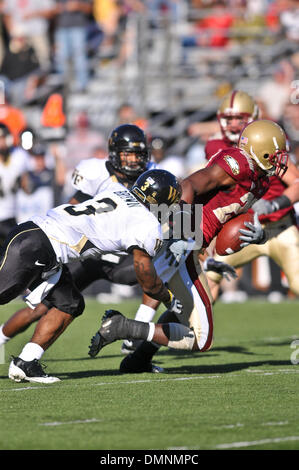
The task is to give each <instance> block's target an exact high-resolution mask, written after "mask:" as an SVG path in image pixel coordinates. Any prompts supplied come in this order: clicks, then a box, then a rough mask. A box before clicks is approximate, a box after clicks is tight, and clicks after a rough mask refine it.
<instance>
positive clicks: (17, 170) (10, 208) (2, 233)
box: [0, 124, 28, 245]
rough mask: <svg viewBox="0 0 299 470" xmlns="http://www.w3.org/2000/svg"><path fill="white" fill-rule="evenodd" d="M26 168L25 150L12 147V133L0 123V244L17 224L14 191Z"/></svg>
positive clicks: (26, 157)
mask: <svg viewBox="0 0 299 470" xmlns="http://www.w3.org/2000/svg"><path fill="white" fill-rule="evenodd" d="M27 170H28V156H27V154H26V152H25V151H24V150H23V149H21V148H17V147H15V148H14V147H13V136H12V134H11V133H10V131H9V129H8V128H7V127H6V126H5V125H4V124H0V245H2V243H3V242H4V240H5V239H6V237H7V235H8V234H9V232H10V231H11V230H12V229H13V228H14V227H15V225H16V224H17V222H16V218H15V216H16V191H17V189H18V186H19V180H20V177H21V175H23V174H24V173H25V172H26V171H27Z"/></svg>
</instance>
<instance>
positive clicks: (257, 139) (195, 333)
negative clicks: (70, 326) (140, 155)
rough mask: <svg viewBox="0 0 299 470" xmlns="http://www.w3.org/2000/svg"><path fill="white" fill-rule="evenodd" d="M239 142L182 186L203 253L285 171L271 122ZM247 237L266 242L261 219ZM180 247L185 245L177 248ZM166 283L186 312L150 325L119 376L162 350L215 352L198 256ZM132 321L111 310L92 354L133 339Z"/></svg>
mask: <svg viewBox="0 0 299 470" xmlns="http://www.w3.org/2000/svg"><path fill="white" fill-rule="evenodd" d="M239 142H240V143H239V147H237V148H227V149H225V150H223V151H219V152H217V153H216V154H215V155H214V156H213V158H211V159H210V161H209V162H208V164H207V166H206V167H205V168H204V169H201V170H198V171H196V172H195V173H193V174H191V175H190V176H189V177H187V178H186V179H185V180H183V182H182V188H183V194H182V199H183V200H184V201H185V202H187V203H197V204H202V205H203V217H202V224H201V227H202V236H203V243H202V248H206V247H208V246H209V244H210V243H211V241H212V240H213V239H214V237H215V236H216V235H217V233H218V232H219V231H220V229H221V227H222V225H223V224H224V223H225V222H226V221H227V220H229V219H230V218H231V217H232V216H234V215H237V214H239V213H242V212H246V211H247V210H248V209H249V208H250V207H251V206H252V204H253V203H254V202H255V201H256V200H257V199H260V198H261V196H263V194H264V193H265V192H266V191H267V189H268V187H269V177H270V176H271V175H274V174H275V175H277V176H279V175H282V174H283V173H285V172H286V170H287V162H288V155H287V153H286V137H285V134H284V131H283V130H282V128H281V127H280V126H279V125H278V124H276V123H274V122H272V121H268V120H260V121H253V122H251V123H249V124H248V125H247V126H246V127H245V129H244V130H243V131H242V134H241V136H240V141H239ZM245 232H246V233H245V234H243V235H241V234H240V238H241V239H242V240H243V242H244V243H246V244H247V243H255V244H258V243H263V242H264V241H265V232H264V230H263V228H262V227H261V224H260V223H259V221H258V218H257V217H255V220H254V225H252V226H249V227H248V230H246V231H245ZM176 243H181V241H178V242H174V243H173V245H175V244H176ZM163 256H164V260H163ZM167 257H168V254H167V252H166V254H165V253H162V254H161V255H160V257H158V259H157V260H156V262H155V266H156V269H157V272H158V273H159V275H161V272H162V269H163V266H165V265H167V264H168V260H167ZM159 265H160V266H159ZM167 280H168V284H169V286H170V288H171V289H172V291H173V292H174V294H175V295H177V296H178V297H179V298H180V300H181V301H182V304H183V310H182V312H181V313H180V314H179V315H176V314H173V313H170V312H167V311H166V312H164V313H163V314H162V316H161V317H160V318H159V320H158V323H157V324H156V325H154V324H152V325H153V326H152V328H154V335H153V342H152V343H150V342H148V341H145V342H143V343H142V344H141V345H140V346H139V347H138V348H137V349H136V350H135V352H133V353H131V354H129V355H128V356H127V357H125V359H124V360H123V361H122V362H121V365H120V371H121V372H125V373H126V372H128V373H130V372H133V373H134V372H151V371H153V366H152V363H151V359H152V357H153V355H154V354H155V353H156V352H157V351H158V349H159V345H164V346H169V347H171V348H173V349H186V350H189V351H194V350H199V351H206V350H207V349H209V348H210V347H211V344H212V337H213V319H212V298H211V293H210V291H209V288H208V285H207V281H206V279H205V276H204V275H203V273H202V269H201V265H200V263H199V261H198V251H197V250H191V251H190V252H189V253H187V256H186V258H185V259H183V261H182V259H181V260H180V264H179V266H178V269H176V270H175V271H174V272H173V275H170V276H168V279H167ZM164 281H165V279H164ZM130 321H131V320H128V319H126V318H125V317H124V316H123V315H122V314H121V313H120V312H117V311H108V312H107V313H106V315H105V316H104V317H103V320H102V324H101V327H100V329H99V331H98V332H97V333H96V334H95V335H94V337H93V338H92V340H91V345H90V351H89V354H90V355H91V356H92V357H93V356H95V355H96V354H97V353H98V352H99V351H100V350H101V348H102V347H104V346H106V345H107V344H110V343H111V342H113V341H115V340H117V339H123V338H125V336H124V335H125V334H126V335H128V334H129V339H130V338H132V339H134V335H133V324H132V328H131V329H130ZM124 324H125V325H126V326H125V327H124V326H123V325H124ZM127 337H128V336H127Z"/></svg>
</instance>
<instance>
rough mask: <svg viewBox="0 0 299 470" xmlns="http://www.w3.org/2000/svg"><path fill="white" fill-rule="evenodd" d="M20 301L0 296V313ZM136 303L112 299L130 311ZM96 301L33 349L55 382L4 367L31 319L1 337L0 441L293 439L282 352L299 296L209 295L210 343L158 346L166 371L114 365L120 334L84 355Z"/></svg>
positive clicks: (288, 370) (99, 310)
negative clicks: (237, 299) (28, 378)
mask: <svg viewBox="0 0 299 470" xmlns="http://www.w3.org/2000/svg"><path fill="white" fill-rule="evenodd" d="M20 305H21V304H20V303H16V302H13V303H11V304H9V305H8V306H2V307H1V313H0V320H1V322H3V321H5V320H6V319H7V318H9V316H10V315H11V314H12V313H13V312H14V311H15V310H16V309H17V308H19V307H20ZM137 306H138V302H137V301H136V302H135V301H128V302H127V303H124V304H122V305H121V306H117V308H119V309H120V310H121V311H122V312H123V313H125V314H127V315H129V316H131V317H134V314H135V311H136V309H137ZM113 307H114V308H115V307H116V306H113ZM104 309H105V306H103V305H99V304H98V303H97V302H96V301H92V300H89V301H87V306H86V311H85V313H84V314H83V315H82V316H81V317H80V318H78V319H77V320H76V321H75V322H74V323H73V324H72V325H71V326H70V327H69V329H68V330H67V331H66V332H65V333H64V334H63V335H62V336H61V337H60V338H59V340H58V341H57V342H56V343H55V344H54V345H53V346H52V347H51V348H50V349H49V350H48V351H47V352H46V353H45V355H44V356H43V360H42V361H43V362H44V363H45V364H46V365H47V373H49V374H53V375H57V376H58V377H60V378H61V382H59V383H56V384H53V385H44V384H31V383H28V382H26V383H15V382H12V381H11V380H9V379H8V377H7V371H8V365H9V361H10V355H11V354H13V355H18V354H19V353H20V351H21V349H22V347H23V345H24V344H25V343H26V342H27V341H28V340H29V339H30V337H31V334H32V332H33V327H30V329H29V330H27V331H26V332H24V333H23V334H21V335H19V336H18V337H16V338H14V339H13V340H11V341H10V342H9V343H8V344H7V345H6V347H5V355H6V363H5V364H3V365H0V377H1V382H0V394H1V412H0V417H1V418H0V419H1V429H0V449H1V450H4V449H6V450H25V449H26V450H33V449H34V450H38V449H44V450H54V449H56V450H60V449H66V450H75V449H77V450H83V449H86V450H91V449H95V450H101V449H105V450H107V449H109V450H113V449H122V450H124V449H126V450H128V449H130V450H137V449H143V450H144V449H159V450H167V449H187V450H194V449H196V450H205V449H212V450H217V449H219V450H221V449H247V450H253V449H258V450H260V449H271V450H272V449H296V450H298V449H299V429H298V422H299V406H298V386H299V366H298V365H296V364H292V362H291V354H293V359H295V360H298V362H299V341H298V345H296V344H294V343H293V346H295V348H296V349H294V348H292V347H291V344H292V342H293V341H294V340H296V339H298V340H299V326H298V316H299V302H296V301H289V302H285V303H281V304H269V303H267V302H262V301H248V302H246V303H244V304H241V305H240V304H230V305H224V304H222V303H217V304H216V306H215V309H214V322H215V335H214V344H213V347H212V349H211V350H210V351H209V352H206V353H202V354H201V353H195V354H190V353H187V352H180V353H178V352H174V351H170V350H168V349H167V348H162V349H161V350H160V352H159V354H158V355H157V356H156V361H155V362H156V363H157V364H158V365H160V366H163V367H164V368H165V369H166V370H167V373H166V374H130V375H121V374H119V373H118V367H119V363H120V361H121V359H122V358H123V356H122V355H121V353H120V346H121V342H120V341H118V342H116V343H114V344H112V345H109V346H107V347H106V348H105V349H103V350H102V351H101V353H100V355H99V356H98V357H97V358H95V359H91V358H89V356H88V354H87V352H88V345H89V342H90V338H91V336H92V335H93V334H94V333H95V331H96V330H97V328H98V326H99V323H100V318H101V316H102V314H103V313H104ZM297 351H298V354H297ZM293 362H294V361H293Z"/></svg>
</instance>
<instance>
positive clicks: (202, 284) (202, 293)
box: [155, 250, 213, 351]
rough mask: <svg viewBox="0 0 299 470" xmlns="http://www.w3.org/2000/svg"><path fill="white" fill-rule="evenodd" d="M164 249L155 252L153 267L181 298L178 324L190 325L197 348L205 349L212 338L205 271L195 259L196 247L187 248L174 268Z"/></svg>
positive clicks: (210, 304) (208, 291) (210, 305)
mask: <svg viewBox="0 0 299 470" xmlns="http://www.w3.org/2000/svg"><path fill="white" fill-rule="evenodd" d="M165 254H166V252H165V250H162V251H161V253H159V256H158V259H156V262H155V267H156V270H157V272H158V274H159V276H162V279H163V281H164V282H167V283H168V286H169V288H170V290H171V291H172V292H173V293H174V295H175V296H176V297H177V298H178V299H179V300H180V301H181V302H182V304H183V312H182V313H181V314H180V315H177V318H178V320H179V322H180V323H181V324H182V325H185V326H187V327H188V328H192V330H193V331H194V335H195V339H196V342H197V345H198V349H199V350H200V351H207V350H208V349H209V348H210V347H211V345H212V340H213V311H212V296H211V293H210V289H209V286H208V281H207V279H206V276H205V274H204V273H203V272H202V269H201V265H200V263H199V261H198V254H199V253H198V251H191V252H189V254H188V255H187V256H186V258H185V259H184V261H181V262H180V265H179V267H178V268H173V267H172V268H169V267H168V261H169V260H167V259H165Z"/></svg>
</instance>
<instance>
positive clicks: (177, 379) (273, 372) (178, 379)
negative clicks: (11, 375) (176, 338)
mask: <svg viewBox="0 0 299 470" xmlns="http://www.w3.org/2000/svg"><path fill="white" fill-rule="evenodd" d="M243 372H245V373H252V374H257V375H260V376H263V377H267V376H272V375H284V374H299V370H298V369H297V368H295V367H294V369H293V370H291V369H278V370H277V369H275V370H259V369H245V370H244V371H241V372H240V373H236V372H233V373H229V372H228V373H227V374H222V375H208V374H203V375H200V376H198V375H196V376H189V377H175V378H172V377H167V378H165V379H143V380H126V381H120V382H119V381H117V380H115V381H114V382H99V383H95V384H90V386H91V387H99V386H105V385H116V384H138V383H160V382H170V381H172V382H183V381H187V380H205V379H223V378H226V377H227V378H230V377H240V376H241V374H242V373H243ZM64 384H66V385H68V383H67V381H62V383H61V382H60V383H59V388H61V387H62V386H63V385H64ZM70 385H71V386H76V387H78V386H80V383H79V384H75V385H74V384H70ZM53 386H54V384H48V385H40V386H35V387H32V386H28V387H19V388H7V389H2V390H1V389H0V392H21V391H26V390H41V389H46V388H50V387H51V388H52V387H53Z"/></svg>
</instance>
